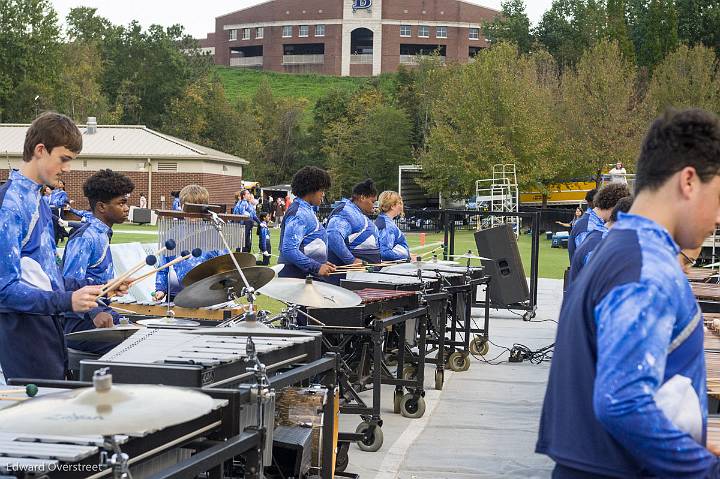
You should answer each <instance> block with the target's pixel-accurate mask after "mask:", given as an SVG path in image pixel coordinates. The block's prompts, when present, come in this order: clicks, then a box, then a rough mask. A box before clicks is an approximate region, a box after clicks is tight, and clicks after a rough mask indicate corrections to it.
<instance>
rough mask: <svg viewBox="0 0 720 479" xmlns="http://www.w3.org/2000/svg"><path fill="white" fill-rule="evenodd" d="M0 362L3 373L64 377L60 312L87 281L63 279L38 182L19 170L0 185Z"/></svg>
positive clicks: (47, 211)
mask: <svg viewBox="0 0 720 479" xmlns="http://www.w3.org/2000/svg"><path fill="white" fill-rule="evenodd" d="M0 251H2V254H3V260H2V261H0V365H1V366H2V370H3V372H4V375H5V377H6V378H11V377H27V378H42V379H63V378H64V376H65V371H66V369H67V349H66V347H65V337H64V335H63V326H62V317H61V316H60V314H61V313H64V312H66V311H71V310H72V299H71V298H72V291H73V290H75V289H78V288H80V287H82V286H85V285H86V284H87V282H85V281H82V282H78V281H74V280H73V279H71V278H65V279H64V278H63V276H62V274H61V272H60V268H59V267H58V263H57V257H56V256H55V240H54V234H53V225H52V214H51V213H50V207H49V206H48V204H47V203H46V202H45V201H41V200H40V185H39V184H38V183H35V182H34V181H32V180H30V179H29V178H27V177H25V176H23V175H22V174H21V173H20V172H18V171H12V172H10V179H9V180H8V181H7V182H6V183H5V184H4V185H2V187H0Z"/></svg>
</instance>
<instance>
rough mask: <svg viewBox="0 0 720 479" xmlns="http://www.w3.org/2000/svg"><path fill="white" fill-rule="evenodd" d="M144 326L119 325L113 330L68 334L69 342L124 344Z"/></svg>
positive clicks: (102, 329) (96, 329) (93, 330)
mask: <svg viewBox="0 0 720 479" xmlns="http://www.w3.org/2000/svg"><path fill="white" fill-rule="evenodd" d="M140 329H145V327H144V326H136V325H134V324H128V325H120V324H119V325H117V326H113V327H112V328H95V329H88V330H86V331H76V332H74V333H69V334H66V335H65V337H66V338H67V339H68V340H69V341H95V342H98V343H118V344H119V343H122V342H123V341H125V340H126V339H127V338H129V337H130V336H132V335H133V334H135V333H136V332H137V331H138V330H140Z"/></svg>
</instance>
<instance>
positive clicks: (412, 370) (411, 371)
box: [402, 366, 417, 380]
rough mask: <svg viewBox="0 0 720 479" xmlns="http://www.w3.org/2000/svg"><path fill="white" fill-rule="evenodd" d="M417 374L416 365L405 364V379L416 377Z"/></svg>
mask: <svg viewBox="0 0 720 479" xmlns="http://www.w3.org/2000/svg"><path fill="white" fill-rule="evenodd" d="M415 376H417V368H416V367H415V366H405V367H404V368H403V375H402V377H403V379H408V380H410V379H415Z"/></svg>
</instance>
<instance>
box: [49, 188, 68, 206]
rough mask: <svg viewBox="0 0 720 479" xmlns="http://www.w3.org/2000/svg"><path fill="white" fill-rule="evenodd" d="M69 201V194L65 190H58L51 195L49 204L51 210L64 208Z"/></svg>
mask: <svg viewBox="0 0 720 479" xmlns="http://www.w3.org/2000/svg"><path fill="white" fill-rule="evenodd" d="M69 201H70V200H69V199H68V194H67V192H66V191H65V190H61V189H58V188H56V189H54V190H53V191H52V193H50V200H49V202H50V207H51V208H64V207H65V205H66V204H68V202H69Z"/></svg>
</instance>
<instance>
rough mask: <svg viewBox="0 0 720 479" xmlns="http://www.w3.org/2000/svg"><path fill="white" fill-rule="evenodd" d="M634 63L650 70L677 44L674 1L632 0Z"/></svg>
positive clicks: (676, 21)
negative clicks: (635, 55) (635, 58)
mask: <svg viewBox="0 0 720 479" xmlns="http://www.w3.org/2000/svg"><path fill="white" fill-rule="evenodd" d="M630 10H631V15H630V16H631V19H632V27H631V28H632V30H633V41H634V42H635V51H636V53H637V63H638V65H640V66H643V67H647V68H649V69H650V70H652V69H653V68H654V67H655V65H656V64H658V63H659V62H660V61H662V59H663V58H665V56H666V55H667V54H668V53H670V52H671V51H673V50H675V49H676V48H677V46H678V43H679V38H678V15H677V9H676V7H675V2H674V0H649V1H647V0H644V1H640V0H634V1H632V2H631V5H630Z"/></svg>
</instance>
